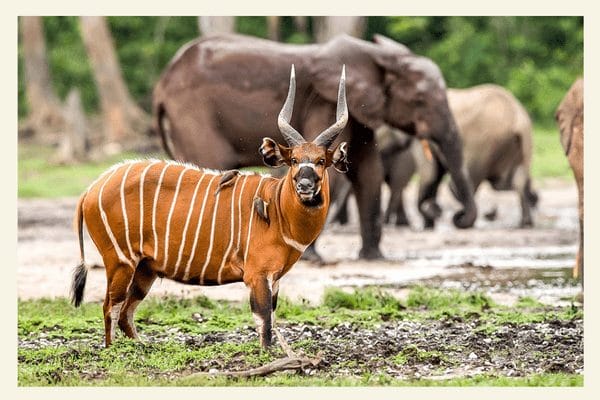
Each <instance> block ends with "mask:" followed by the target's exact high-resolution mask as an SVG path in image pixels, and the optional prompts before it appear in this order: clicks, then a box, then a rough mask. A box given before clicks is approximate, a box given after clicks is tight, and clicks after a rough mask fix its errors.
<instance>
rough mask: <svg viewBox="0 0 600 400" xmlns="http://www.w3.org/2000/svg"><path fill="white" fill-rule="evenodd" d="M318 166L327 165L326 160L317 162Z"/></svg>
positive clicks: (322, 159)
mask: <svg viewBox="0 0 600 400" xmlns="http://www.w3.org/2000/svg"><path fill="white" fill-rule="evenodd" d="M317 165H325V159H324V158H321V159H320V160H319V161H317Z"/></svg>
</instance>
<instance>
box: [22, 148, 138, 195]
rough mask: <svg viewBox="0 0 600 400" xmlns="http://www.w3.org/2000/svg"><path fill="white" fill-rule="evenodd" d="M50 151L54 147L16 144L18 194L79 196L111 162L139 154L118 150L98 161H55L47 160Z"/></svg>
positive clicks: (50, 156) (50, 154) (132, 157)
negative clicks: (62, 163)
mask: <svg viewBox="0 0 600 400" xmlns="http://www.w3.org/2000/svg"><path fill="white" fill-rule="evenodd" d="M53 152H54V150H53V149H52V148H50V147H47V146H37V145H23V144H19V150H18V157H19V159H18V174H19V183H18V196H19V197H22V198H26V197H65V196H79V195H80V194H81V193H82V192H83V191H84V190H85V189H86V188H87V187H88V186H89V184H90V183H92V182H93V181H94V180H95V179H96V178H97V177H98V176H99V175H100V174H101V173H102V172H104V171H105V170H106V169H108V168H109V167H110V166H111V165H113V164H116V163H118V162H120V161H122V160H126V159H135V158H139V157H141V155H139V154H136V153H122V154H118V155H114V156H111V157H109V158H107V159H106V160H104V161H102V162H88V163H82V164H74V165H57V164H53V163H51V162H50V161H49V160H50V159H51V158H52V155H53Z"/></svg>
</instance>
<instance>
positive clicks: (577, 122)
mask: <svg viewBox="0 0 600 400" xmlns="http://www.w3.org/2000/svg"><path fill="white" fill-rule="evenodd" d="M555 119H556V122H557V124H558V127H559V131H560V143H561V145H562V147H563V149H564V150H565V155H566V156H567V159H568V160H569V165H570V166H571V169H572V170H573V175H574V176H575V183H576V184H577V196H578V207H577V208H578V211H579V250H578V251H577V257H576V259H575V266H574V267H573V276H574V277H576V278H577V277H579V276H581V282H582V284H583V78H579V79H577V80H576V81H575V82H574V83H573V85H571V88H570V89H569V91H568V92H567V94H566V95H565V97H564V98H563V99H562V101H561V102H560V104H559V106H558V108H557V110H556V114H555Z"/></svg>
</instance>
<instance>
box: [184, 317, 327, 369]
mask: <svg viewBox="0 0 600 400" xmlns="http://www.w3.org/2000/svg"><path fill="white" fill-rule="evenodd" d="M273 330H274V331H275V335H276V336H277V339H278V341H279V345H280V346H281V348H282V349H283V351H285V353H286V354H287V357H284V358H280V359H277V360H275V361H272V362H270V363H268V364H265V365H263V366H260V367H257V368H252V369H249V370H246V371H218V372H196V373H194V374H191V375H190V377H194V376H203V377H207V376H208V377H210V376H227V377H241V378H248V377H251V376H266V375H269V374H272V373H274V372H279V371H286V370H299V369H303V368H306V367H317V366H318V365H319V364H320V363H321V361H322V357H321V355H320V354H317V356H316V357H315V358H310V357H304V356H298V355H297V354H296V353H295V352H294V351H293V350H292V348H291V347H290V345H289V344H288V343H287V341H286V340H285V339H284V338H283V336H282V335H281V333H280V332H279V330H278V329H277V328H273Z"/></svg>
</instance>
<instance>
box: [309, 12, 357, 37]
mask: <svg viewBox="0 0 600 400" xmlns="http://www.w3.org/2000/svg"><path fill="white" fill-rule="evenodd" d="M314 21H315V27H314V30H315V39H316V41H317V42H319V43H322V42H326V41H328V40H329V39H331V38H333V37H334V36H337V35H340V34H342V33H346V34H348V35H351V36H356V37H359V38H360V37H362V36H363V34H364V31H365V25H366V18H365V17H357V16H352V17H339V16H327V17H315V18H314Z"/></svg>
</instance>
